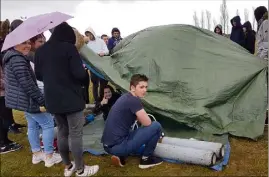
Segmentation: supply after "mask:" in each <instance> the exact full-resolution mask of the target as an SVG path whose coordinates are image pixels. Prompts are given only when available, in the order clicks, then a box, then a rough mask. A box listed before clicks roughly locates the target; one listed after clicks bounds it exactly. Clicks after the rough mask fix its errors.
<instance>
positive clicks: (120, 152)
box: [104, 121, 162, 157]
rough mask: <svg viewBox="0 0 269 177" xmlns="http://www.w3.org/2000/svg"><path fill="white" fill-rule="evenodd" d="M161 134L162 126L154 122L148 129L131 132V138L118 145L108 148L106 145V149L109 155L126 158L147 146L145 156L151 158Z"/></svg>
mask: <svg viewBox="0 0 269 177" xmlns="http://www.w3.org/2000/svg"><path fill="white" fill-rule="evenodd" d="M161 133H162V127H161V124H160V123H159V122H156V121H154V122H152V124H151V125H150V126H148V127H140V128H138V129H137V130H135V131H133V132H131V133H130V134H129V136H128V137H127V138H126V139H125V140H123V141H122V143H120V144H118V145H115V146H112V147H107V146H106V145H105V144H104V149H105V151H106V152H107V153H109V154H112V155H116V156H124V157H126V156H128V155H130V154H131V153H134V152H137V151H138V149H139V148H140V147H141V146H142V145H144V144H145V149H144V152H143V156H151V155H152V154H153V152H154V150H155V148H156V145H157V143H158V141H159V139H160V137H161Z"/></svg>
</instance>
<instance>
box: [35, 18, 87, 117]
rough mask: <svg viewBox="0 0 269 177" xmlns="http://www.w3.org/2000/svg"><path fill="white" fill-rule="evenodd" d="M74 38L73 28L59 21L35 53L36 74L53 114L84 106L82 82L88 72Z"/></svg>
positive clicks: (69, 111)
mask: <svg viewBox="0 0 269 177" xmlns="http://www.w3.org/2000/svg"><path fill="white" fill-rule="evenodd" d="M75 41H76V37H75V34H74V31H73V29H72V28H71V27H70V26H69V25H68V24H67V23H62V24H60V25H59V26H57V27H56V28H55V29H54V31H53V33H52V35H51V37H50V39H49V41H48V42H46V43H45V44H44V45H43V46H42V47H40V48H39V49H38V50H37V51H36V53H35V59H34V61H35V73H36V77H37V79H38V80H40V81H43V82H44V95H45V104H46V108H47V110H48V112H50V113H52V114H68V113H74V112H78V111H82V110H83V109H84V108H85V100H84V96H83V90H82V86H83V84H84V83H85V80H86V79H88V78H87V75H88V73H87V72H86V71H85V69H84V67H83V65H82V60H81V57H80V55H79V53H78V51H77V49H76V47H75Z"/></svg>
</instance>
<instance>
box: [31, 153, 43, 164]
mask: <svg viewBox="0 0 269 177" xmlns="http://www.w3.org/2000/svg"><path fill="white" fill-rule="evenodd" d="M44 160H45V154H44V152H41V153H39V154H38V155H35V154H33V157H32V163H33V164H38V163H40V162H42V161H44Z"/></svg>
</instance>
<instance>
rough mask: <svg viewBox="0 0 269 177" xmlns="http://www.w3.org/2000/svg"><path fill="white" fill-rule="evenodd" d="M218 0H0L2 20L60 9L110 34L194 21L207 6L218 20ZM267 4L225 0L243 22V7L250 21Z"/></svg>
mask: <svg viewBox="0 0 269 177" xmlns="http://www.w3.org/2000/svg"><path fill="white" fill-rule="evenodd" d="M221 2H222V1H221V0H207V1H203V0H199V1H198V0H196V1H195V0H188V1H187V0H177V1H176V0H173V1H167V0H165V1H162V0H157V1H123V0H122V1H121V0H118V1H112V0H111V1H109V0H99V1H94V0H84V1H83V0H76V1H72V0H68V1H63V0H54V1H44V0H35V1H34V0H26V1H25V0H1V20H3V19H6V18H8V19H11V20H13V19H15V18H20V17H21V16H23V17H25V16H26V17H30V16H33V15H37V14H40V13H46V12H53V11H60V12H64V13H68V14H71V15H73V16H74V18H73V19H71V20H69V21H68V22H69V23H70V24H71V25H72V26H74V27H76V28H77V29H78V30H79V31H80V32H82V33H84V30H85V29H86V28H87V27H88V26H91V27H92V28H93V29H94V30H95V32H96V33H97V34H98V35H101V34H103V33H106V34H109V35H110V32H111V29H112V28H113V27H118V28H119V29H120V30H121V32H122V35H123V36H127V35H129V34H131V33H133V32H136V31H138V30H142V29H144V28H146V27H149V26H154V25H162V24H194V22H193V13H194V11H197V13H198V17H200V16H201V11H205V10H209V11H210V12H211V14H212V29H213V19H215V20H216V21H217V22H218V23H219V21H220V20H219V19H220V13H219V9H220V4H221ZM260 5H263V6H266V7H267V6H268V1H267V0H247V1H243V0H228V1H227V6H228V10H229V16H230V18H232V17H233V16H235V15H236V11H237V9H238V10H239V14H240V16H241V18H242V23H244V21H245V19H244V9H248V11H249V21H250V22H251V23H252V18H253V10H252V8H253V7H254V8H255V7H258V6H260Z"/></svg>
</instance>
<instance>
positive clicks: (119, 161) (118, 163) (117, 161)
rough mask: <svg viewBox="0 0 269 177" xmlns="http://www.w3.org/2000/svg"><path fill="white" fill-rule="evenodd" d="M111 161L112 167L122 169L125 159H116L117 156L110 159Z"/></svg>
mask: <svg viewBox="0 0 269 177" xmlns="http://www.w3.org/2000/svg"><path fill="white" fill-rule="evenodd" d="M111 161H112V164H113V165H116V166H120V167H124V165H125V164H126V162H125V157H118V156H115V155H113V156H112V157H111Z"/></svg>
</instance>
